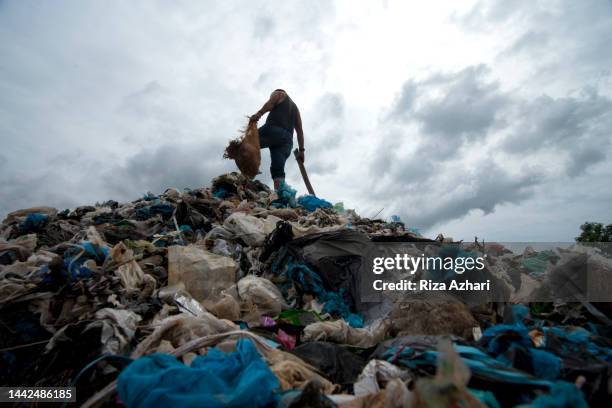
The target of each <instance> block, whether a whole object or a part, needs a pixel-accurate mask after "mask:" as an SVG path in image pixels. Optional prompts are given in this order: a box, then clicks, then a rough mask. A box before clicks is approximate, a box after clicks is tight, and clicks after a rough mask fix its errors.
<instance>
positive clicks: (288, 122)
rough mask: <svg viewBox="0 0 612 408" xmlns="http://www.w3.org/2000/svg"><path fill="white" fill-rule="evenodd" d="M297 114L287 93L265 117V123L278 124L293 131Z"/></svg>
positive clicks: (295, 107)
mask: <svg viewBox="0 0 612 408" xmlns="http://www.w3.org/2000/svg"><path fill="white" fill-rule="evenodd" d="M296 115H297V106H295V103H294V102H293V101H292V100H291V98H290V97H289V95H287V96H285V99H283V101H282V102H281V103H279V104H278V105H276V106H275V107H274V108H272V110H271V111H270V113H268V117H267V118H266V123H267V124H270V125H275V126H280V127H282V128H284V129H287V130H288V131H289V132H291V133H293V129H294V128H295V118H296Z"/></svg>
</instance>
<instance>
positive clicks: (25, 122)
mask: <svg viewBox="0 0 612 408" xmlns="http://www.w3.org/2000/svg"><path fill="white" fill-rule="evenodd" d="M424 3H427V4H426V5H425V4H424ZM359 4H360V5H361V6H357V4H356V2H353V1H346V2H345V1H338V2H331V1H329V2H328V1H309V0H307V1H290V2H281V1H218V2H202V1H183V2H167V1H130V2H125V1H80V0H74V1H53V2H35V1H27V0H3V1H0V140H1V149H0V217H2V218H3V217H4V215H6V213H7V212H9V211H11V210H15V209H18V208H24V207H29V206H34V205H52V206H56V207H58V208H66V207H74V206H77V205H82V204H89V203H93V202H95V201H103V200H106V199H111V198H112V199H116V200H119V201H121V200H124V201H127V200H132V199H135V198H138V197H139V196H141V195H142V194H143V193H145V192H147V191H152V192H162V191H163V190H165V189H166V188H167V187H171V186H174V187H178V188H183V187H200V186H208V185H209V184H210V180H211V179H212V178H213V177H215V176H216V175H218V174H221V173H224V172H227V171H231V170H233V169H234V164H233V163H232V162H230V161H227V160H222V158H221V156H222V153H223V149H224V146H225V145H226V143H227V141H228V140H229V139H230V138H233V137H234V136H236V134H237V130H238V129H239V128H241V127H242V126H243V125H244V124H245V122H246V119H245V115H248V114H252V113H254V112H255V111H257V110H258V109H259V108H260V106H261V104H262V103H263V102H264V101H265V100H266V98H267V96H268V95H269V93H270V91H271V90H273V89H275V88H279V87H280V88H284V89H286V90H287V91H288V93H289V94H290V95H291V96H292V98H293V99H294V101H295V102H296V103H297V104H298V106H299V107H300V110H301V112H302V118H303V122H304V130H305V138H306V149H307V150H306V165H307V169H308V171H309V174H310V177H311V180H312V183H313V185H314V187H315V189H316V191H317V193H318V194H319V196H321V197H323V198H326V199H328V200H329V201H332V202H337V201H343V202H344V204H345V207H347V208H356V209H357V211H358V212H359V213H360V214H361V215H364V216H369V217H371V216H374V215H376V214H377V213H379V212H380V215H379V216H380V217H389V216H391V215H393V214H397V215H400V216H401V218H402V220H403V221H405V223H406V224H408V225H410V226H413V227H417V228H419V229H420V230H421V231H422V232H423V233H424V234H425V235H428V236H435V235H436V234H437V233H439V232H442V233H444V234H445V235H448V236H452V237H454V238H456V239H461V238H463V239H467V240H471V239H473V237H474V236H475V235H476V236H478V237H481V238H484V239H486V240H488V241H492V240H499V241H568V240H572V239H573V237H575V236H576V235H577V234H578V229H579V228H578V227H579V225H580V224H581V223H582V222H584V221H587V220H591V221H600V222H606V223H610V222H612V205H611V203H612V189H611V188H610V186H611V185H612V183H611V182H610V180H612V165H611V164H610V157H611V154H612V146H611V141H612V137H611V133H612V77H611V75H612V71H611V69H612V47H610V44H609V39H610V38H612V3H610V2H609V1H603V0H602V1H597V0H592V1H574V0H566V1H541V2H534V1H515V0H512V1H508V0H505V1H501V0H500V1H474V0H470V1H448V2H441V1H428V2H406V1H391V0H389V1H378V2H377V1H370V2H363V4H362V3H361V2H360V3H359ZM263 153H264V154H263V163H262V172H263V174H262V175H261V176H260V178H261V179H262V180H264V181H266V182H268V183H269V182H270V178H269V170H268V167H269V163H270V161H269V156H268V152H267V151H263ZM287 178H288V182H289V183H290V184H292V185H294V186H296V187H298V189H299V190H300V192H301V193H304V192H305V188H304V187H303V183H302V181H301V178H300V175H299V170H298V168H297V165H296V163H295V161H294V160H293V159H290V161H288V163H287Z"/></svg>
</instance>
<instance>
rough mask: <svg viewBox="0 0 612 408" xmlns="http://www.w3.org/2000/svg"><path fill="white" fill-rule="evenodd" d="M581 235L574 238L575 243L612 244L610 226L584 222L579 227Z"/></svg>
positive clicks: (611, 227) (611, 226)
mask: <svg viewBox="0 0 612 408" xmlns="http://www.w3.org/2000/svg"><path fill="white" fill-rule="evenodd" d="M580 229H581V230H582V233H581V234H580V236H579V237H576V241H577V242H612V224H608V225H606V226H605V227H604V225H603V224H602V223H600V222H585V223H584V224H582V225H581V226H580Z"/></svg>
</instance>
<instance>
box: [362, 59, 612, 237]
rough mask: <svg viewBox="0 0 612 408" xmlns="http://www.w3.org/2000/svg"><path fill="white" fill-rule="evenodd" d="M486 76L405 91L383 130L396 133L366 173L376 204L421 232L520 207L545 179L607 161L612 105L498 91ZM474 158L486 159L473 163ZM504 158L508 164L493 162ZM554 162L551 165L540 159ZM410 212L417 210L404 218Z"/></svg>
mask: <svg viewBox="0 0 612 408" xmlns="http://www.w3.org/2000/svg"><path fill="white" fill-rule="evenodd" d="M489 73H490V70H489V69H488V68H487V67H484V66H482V65H480V66H474V67H468V68H466V69H464V70H462V71H459V72H457V73H454V74H432V75H431V76H430V77H426V78H424V79H421V80H414V79H410V80H408V81H406V82H405V83H404V85H403V87H402V88H401V90H400V92H399V95H398V97H397V98H396V99H395V103H394V105H392V107H391V109H390V113H389V115H388V116H387V117H385V118H384V119H383V120H382V121H381V127H382V125H383V124H386V123H387V122H388V121H389V120H391V122H392V123H393V124H394V127H392V128H390V129H389V130H388V131H387V132H386V133H385V134H384V137H383V138H382V139H381V140H380V142H379V144H378V146H377V147H376V148H375V150H374V155H373V158H372V165H371V167H370V169H371V171H372V174H373V175H374V176H375V178H374V179H373V180H372V181H371V184H370V185H371V189H372V192H373V195H374V196H376V197H377V198H378V199H379V200H380V202H381V205H382V204H383V203H385V202H386V204H387V205H394V206H395V208H397V212H399V213H400V214H403V215H405V216H407V217H410V220H411V223H412V224H413V225H418V226H420V227H423V228H427V227H431V226H432V225H435V224H439V223H442V222H445V221H449V220H452V219H457V218H461V217H463V216H465V215H467V214H468V213H469V212H470V211H472V210H481V211H482V212H483V213H484V214H489V213H491V212H493V211H494V210H495V208H496V206H498V205H502V204H505V203H515V204H516V203H521V202H523V201H524V200H527V199H529V198H530V197H532V194H533V190H534V188H536V187H538V186H540V185H542V184H544V183H547V182H548V181H549V180H550V179H551V178H554V177H556V176H558V175H561V176H569V177H576V176H579V175H581V174H583V173H584V172H585V171H586V170H587V169H588V168H589V167H590V166H593V165H594V164H597V163H598V162H602V161H603V160H605V158H606V154H607V152H608V151H609V147H610V140H611V137H610V136H612V135H611V134H610V133H611V131H612V101H610V100H609V99H608V98H606V97H603V96H601V95H600V94H599V93H598V92H596V91H595V90H593V89H591V88H586V89H584V90H582V91H581V92H578V93H575V92H574V93H572V95H569V96H566V97H558V98H554V97H551V96H548V95H542V96H540V97H537V98H534V99H529V98H525V97H520V96H519V95H518V94H509V93H505V92H503V91H502V90H501V89H500V87H499V85H498V83H497V82H496V81H494V80H489V79H487V78H488V76H489ZM472 152H482V153H484V154H486V155H487V156H488V157H489V160H487V161H482V160H480V161H477V162H476V164H474V163H473V161H474V155H473V154H471V153H472ZM503 154H508V155H510V157H511V158H512V161H511V162H508V161H507V160H506V161H505V162H504V161H501V162H497V159H498V158H499V157H500V155H503ZM551 154H552V155H554V157H555V159H554V163H551V164H552V165H548V164H547V162H546V161H545V160H543V158H544V157H547V156H546V155H551ZM538 165H539V166H542V167H543V168H544V169H542V167H538ZM508 166H509V167H508ZM517 166H518V168H521V171H520V172H518V173H517V171H516V168H517ZM513 167H514V169H515V170H512V168H513ZM549 168H555V169H556V170H554V171H553V170H550V169H549ZM555 171H557V173H555ZM393 203H394V204H393ZM406 207H408V208H416V209H419V210H418V211H411V210H410V209H408V210H404V212H403V213H402V210H401V209H402V208H406Z"/></svg>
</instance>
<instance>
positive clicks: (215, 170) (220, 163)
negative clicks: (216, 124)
mask: <svg viewBox="0 0 612 408" xmlns="http://www.w3.org/2000/svg"><path fill="white" fill-rule="evenodd" d="M224 148H225V144H224V143H218V144H213V143H208V144H203V145H193V144H174V143H172V144H166V145H161V146H158V147H156V148H154V149H145V150H142V151H140V152H139V153H137V154H135V155H134V156H132V157H130V158H129V159H128V160H127V161H126V163H125V164H123V165H118V166H116V167H114V168H112V169H110V170H109V171H108V172H107V173H106V174H105V177H104V179H105V180H106V181H105V184H106V188H107V189H108V190H109V191H112V192H114V193H115V194H116V195H118V196H120V197H126V198H128V197H131V198H137V197H134V195H135V194H139V193H145V192H147V191H151V192H153V193H161V192H163V191H164V190H165V189H167V188H169V187H176V188H178V189H179V190H182V189H183V188H199V187H208V186H210V182H211V180H212V179H213V178H214V177H216V176H218V175H219V174H222V173H224V172H228V171H233V170H234V164H233V162H231V161H229V160H221V156H222V155H223V149H224Z"/></svg>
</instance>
